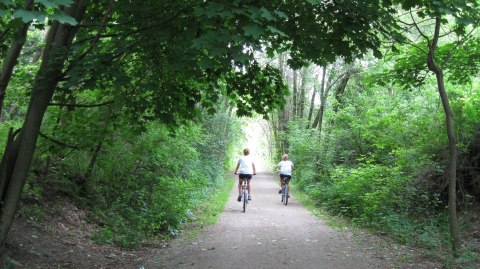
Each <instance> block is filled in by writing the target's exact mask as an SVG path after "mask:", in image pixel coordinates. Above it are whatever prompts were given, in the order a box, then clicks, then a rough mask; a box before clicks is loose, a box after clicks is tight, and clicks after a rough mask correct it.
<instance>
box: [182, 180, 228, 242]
mask: <svg viewBox="0 0 480 269" xmlns="http://www.w3.org/2000/svg"><path fill="white" fill-rule="evenodd" d="M234 182H235V181H234V180H232V179H231V178H226V179H225V181H224V182H223V184H222V185H221V186H220V187H219V188H218V189H217V190H216V191H215V192H214V195H212V196H211V197H209V198H208V199H207V200H205V202H204V203H203V204H201V205H200V206H199V207H198V208H197V210H196V211H195V218H194V219H193V220H192V221H190V222H188V223H187V224H185V226H184V228H183V229H182V230H183V234H184V236H187V237H195V236H197V235H198V233H199V232H200V231H202V229H203V228H205V226H208V225H212V224H215V223H216V222H217V221H218V218H219V217H220V214H221V213H222V211H223V209H224V208H225V204H226V203H227V201H228V197H229V196H230V192H231V191H232V188H233V185H234Z"/></svg>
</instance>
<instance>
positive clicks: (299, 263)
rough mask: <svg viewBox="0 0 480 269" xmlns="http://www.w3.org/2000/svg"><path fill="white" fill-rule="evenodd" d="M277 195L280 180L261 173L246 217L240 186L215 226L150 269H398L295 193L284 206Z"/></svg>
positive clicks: (179, 243)
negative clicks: (320, 216) (239, 198)
mask: <svg viewBox="0 0 480 269" xmlns="http://www.w3.org/2000/svg"><path fill="white" fill-rule="evenodd" d="M277 191H278V186H277V180H276V177H275V179H274V175H273V174H271V173H259V174H258V175H257V176H255V177H254V178H253V180H252V197H253V200H252V201H251V202H250V203H249V205H248V207H247V212H246V213H242V211H241V204H240V203H239V202H237V201H236V197H237V190H236V188H234V189H233V190H232V192H231V196H230V199H229V201H228V203H227V205H226V207H225V209H224V211H223V213H222V215H221V216H220V219H219V221H218V222H217V223H216V224H215V225H213V226H211V227H209V228H208V229H206V230H205V231H203V232H202V233H201V234H200V235H199V236H198V237H197V238H194V239H179V240H174V241H173V242H172V244H171V246H170V247H168V248H166V249H163V250H161V251H160V253H157V254H156V255H155V256H154V257H152V258H151V259H150V260H149V261H148V262H147V263H146V264H145V268H146V269H150V268H265V269H267V268H275V269H279V268H299V269H300V268H301V269H305V268H315V269H322V268H328V269H331V268H342V269H348V268H352V269H353V268H355V269H362V268H365V269H366V268H392V265H391V264H387V263H386V262H387V261H386V260H384V259H381V258H375V257H374V256H376V255H375V254H373V252H369V251H368V248H365V247H362V246H360V245H359V244H357V243H355V240H354V238H353V236H352V235H351V234H349V233H347V232H342V231H337V230H335V229H332V228H330V227H328V226H327V225H326V224H325V223H324V221H323V220H321V219H318V218H317V217H315V216H313V215H312V214H311V213H310V212H308V211H307V210H306V209H305V208H304V207H303V206H302V205H301V204H300V203H299V202H298V201H297V200H296V199H295V194H292V197H291V199H290V200H289V204H288V206H285V205H283V204H281V202H280V195H279V194H278V193H277ZM363 245H365V244H363Z"/></svg>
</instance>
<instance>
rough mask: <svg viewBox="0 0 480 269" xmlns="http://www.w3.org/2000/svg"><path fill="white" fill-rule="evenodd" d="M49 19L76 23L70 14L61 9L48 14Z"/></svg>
mask: <svg viewBox="0 0 480 269" xmlns="http://www.w3.org/2000/svg"><path fill="white" fill-rule="evenodd" d="M48 17H49V18H50V19H52V20H55V21H58V22H59V23H64V24H70V25H77V21H76V20H75V19H74V18H72V17H71V16H69V15H67V14H65V13H63V12H62V11H57V12H55V14H53V15H50V16H48Z"/></svg>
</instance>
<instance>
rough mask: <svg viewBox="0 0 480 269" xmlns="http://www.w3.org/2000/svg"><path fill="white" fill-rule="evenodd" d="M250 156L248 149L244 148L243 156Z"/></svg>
mask: <svg viewBox="0 0 480 269" xmlns="http://www.w3.org/2000/svg"><path fill="white" fill-rule="evenodd" d="M248 154H250V150H249V149H248V148H244V149H243V155H245V156H247V155H248Z"/></svg>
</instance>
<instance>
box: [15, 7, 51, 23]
mask: <svg viewBox="0 0 480 269" xmlns="http://www.w3.org/2000/svg"><path fill="white" fill-rule="evenodd" d="M13 17H14V18H19V19H21V20H22V21H23V22H24V23H28V22H31V21H34V20H36V21H40V22H43V21H45V14H43V13H42V12H38V11H27V10H23V9H20V10H16V11H15V12H14V13H13Z"/></svg>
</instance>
